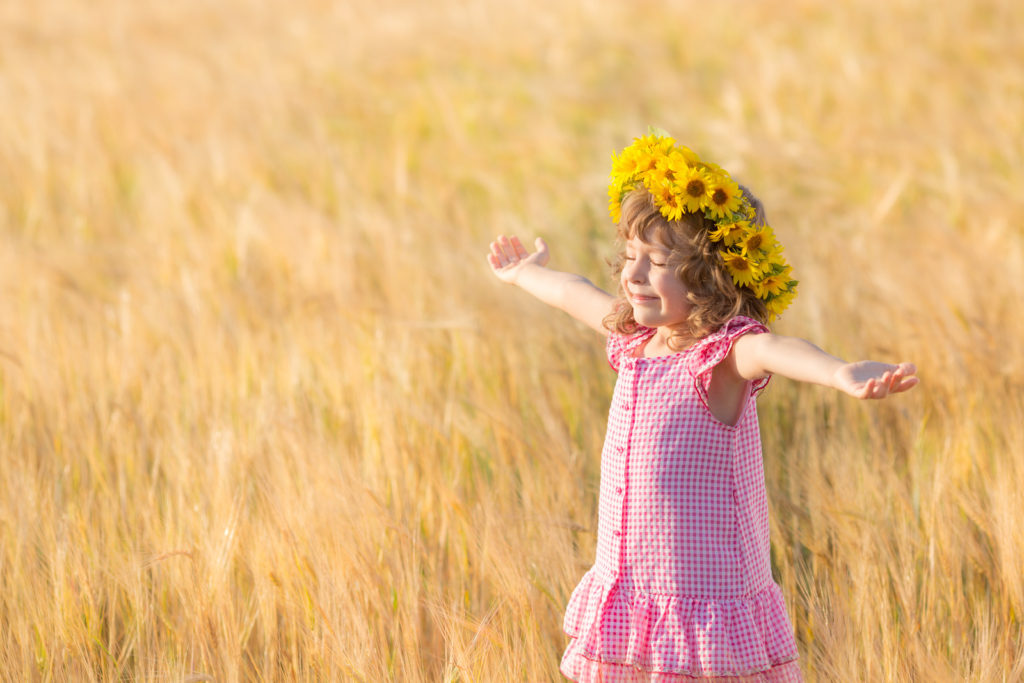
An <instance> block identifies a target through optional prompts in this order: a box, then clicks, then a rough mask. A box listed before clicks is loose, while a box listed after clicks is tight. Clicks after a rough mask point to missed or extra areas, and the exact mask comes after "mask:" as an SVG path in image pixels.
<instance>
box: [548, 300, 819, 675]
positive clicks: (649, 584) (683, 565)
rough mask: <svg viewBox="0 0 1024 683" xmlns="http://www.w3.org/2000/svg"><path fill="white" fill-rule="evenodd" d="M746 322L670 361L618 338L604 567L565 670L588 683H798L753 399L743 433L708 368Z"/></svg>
mask: <svg viewBox="0 0 1024 683" xmlns="http://www.w3.org/2000/svg"><path fill="white" fill-rule="evenodd" d="M766 331H767V328H766V327H765V326H764V325H762V324H761V323H759V322H757V321H755V320H752V319H750V318H746V317H737V318H734V319H732V320H730V321H729V322H728V323H727V324H726V325H724V326H723V327H722V329H720V330H719V331H718V332H716V333H713V334H711V335H709V336H707V337H705V338H703V339H702V340H700V341H698V342H697V343H696V344H694V345H693V346H691V347H689V348H688V349H686V350H684V351H682V352H680V353H677V354H674V355H670V356H663V357H657V358H642V357H637V356H636V355H635V354H636V351H637V349H640V348H642V346H643V344H644V343H645V342H646V341H647V340H648V339H650V338H651V336H653V335H654V333H655V330H653V329H650V328H640V329H639V330H638V331H637V332H636V333H634V334H631V335H617V334H612V335H610V336H609V338H608V349H607V350H608V361H609V363H610V364H611V366H612V367H613V368H614V369H615V370H617V371H618V373H619V376H618V380H617V382H616V384H615V392H614V394H613V397H612V404H611V409H610V411H609V416H608V432H607V435H606V437H605V444H604V450H603V451H602V454H601V488H600V500H599V511H598V515H599V518H598V529H597V557H596V560H595V563H594V566H593V567H592V568H591V569H590V570H589V571H588V572H587V573H586V574H585V575H584V577H583V579H582V580H581V581H580V584H579V585H578V586H577V587H576V589H575V590H574V591H573V594H572V597H571V598H570V600H569V605H568V607H567V608H566V614H565V621H564V629H565V632H566V633H567V634H568V635H569V636H570V637H571V640H570V643H569V646H568V648H567V649H566V652H565V655H564V656H563V658H562V666H561V668H562V673H563V674H564V675H565V676H567V677H568V678H570V679H572V680H575V681H580V682H581V683H587V682H597V681H601V682H602V683H612V682H616V683H618V682H621V683H640V682H643V683H648V682H655V681H656V682H659V683H660V682H664V683H669V682H672V683H675V682H677V681H678V682H681V681H692V680H693V679H694V678H700V679H705V680H708V679H710V680H721V681H770V682H777V681H799V680H801V679H800V669H799V666H798V665H797V663H796V658H797V648H796V642H795V640H794V638H793V628H792V626H791V624H790V621H789V618H788V617H787V615H786V607H785V604H784V602H783V599H782V594H781V591H780V589H779V587H778V585H777V584H776V583H775V582H774V580H773V579H772V575H771V563H770V557H769V538H768V502H767V496H766V492H765V483H764V470H763V465H762V459H761V439H760V432H759V430H758V424H757V411H756V405H755V403H756V396H757V394H758V393H759V392H760V391H761V390H762V389H763V388H764V386H765V385H766V384H767V383H768V378H764V379H761V380H758V381H755V382H752V383H750V391H749V394H748V396H747V399H746V405H745V407H744V409H743V412H742V414H741V416H740V418H739V420H738V421H737V423H736V424H735V425H732V426H730V425H726V424H723V423H721V422H719V421H718V420H717V419H716V418H715V417H714V416H713V415H712V414H711V412H710V410H709V409H708V399H707V392H708V386H709V385H710V381H711V371H712V370H713V369H714V367H715V366H716V365H718V364H719V363H720V362H721V361H722V360H723V359H724V358H725V357H726V356H727V355H728V353H729V350H730V349H731V348H732V344H733V342H734V341H735V340H736V339H738V338H739V337H740V336H742V335H744V334H750V333H762V332H766Z"/></svg>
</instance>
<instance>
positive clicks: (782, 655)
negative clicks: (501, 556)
mask: <svg viewBox="0 0 1024 683" xmlns="http://www.w3.org/2000/svg"><path fill="white" fill-rule="evenodd" d="M564 628H565V632H566V633H567V634H568V635H569V636H571V637H572V638H573V641H572V642H571V643H570V645H569V647H568V649H567V650H566V653H565V656H564V657H563V659H562V673H564V674H565V675H566V676H568V677H569V678H571V679H573V680H576V681H602V682H606V681H623V682H624V683H625V682H629V683H632V682H633V681H637V682H639V681H645V682H646V681H666V682H667V681H675V680H685V678H701V679H708V678H711V679H715V678H724V679H725V680H732V681H735V680H737V678H738V679H739V680H751V681H762V680H763V681H772V682H775V681H789V680H800V673H799V668H798V667H797V665H796V663H795V661H794V660H796V658H797V650H796V643H795V642H794V641H793V636H792V633H793V630H792V626H791V625H790V623H789V619H788V617H787V616H786V607H785V603H784V602H783V599H782V593H781V591H780V590H779V587H778V586H777V585H776V584H775V583H771V584H769V586H768V587H767V588H765V589H764V590H762V591H760V592H759V593H756V594H754V595H752V596H750V597H747V598H736V599H719V598H689V597H679V596H674V595H648V594H644V593H641V592H638V591H633V590H629V589H626V588H622V587H620V586H619V585H617V584H614V585H610V586H609V585H606V584H605V583H603V582H602V581H600V580H599V579H598V578H597V576H596V573H595V572H594V571H593V570H592V571H590V572H588V574H587V575H586V576H585V577H584V578H583V580H582V581H581V583H580V585H579V586H577V587H576V590H575V591H573V594H572V598H571V599H570V600H569V606H568V607H567V609H566V614H565V623H564ZM787 671H788V672H789V673H788V674H787Z"/></svg>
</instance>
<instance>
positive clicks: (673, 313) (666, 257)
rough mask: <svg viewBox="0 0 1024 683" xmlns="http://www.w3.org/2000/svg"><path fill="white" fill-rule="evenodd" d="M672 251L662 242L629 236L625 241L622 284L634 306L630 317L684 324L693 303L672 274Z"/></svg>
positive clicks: (655, 323) (666, 324)
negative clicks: (645, 240) (646, 240)
mask: <svg viewBox="0 0 1024 683" xmlns="http://www.w3.org/2000/svg"><path fill="white" fill-rule="evenodd" d="M671 254H672V252H671V251H670V250H669V249H668V247H665V246H664V245H661V244H658V243H657V242H655V243H649V242H644V241H643V240H640V239H639V238H637V237H631V238H630V239H629V240H628V241H627V242H626V262H625V264H624V265H623V267H622V275H621V280H620V281H621V284H622V289H623V291H624V292H625V293H626V298H627V299H628V300H629V303H630V305H632V306H633V318H634V319H635V320H636V321H637V323H639V324H640V325H643V326H644V327H669V328H672V327H676V326H679V325H684V324H685V323H686V320H687V317H688V316H689V315H690V309H691V308H692V307H693V305H692V304H691V303H690V302H689V301H688V300H687V299H686V294H687V289H686V285H684V284H683V283H682V282H681V281H680V280H679V278H677V277H676V275H675V270H676V268H675V266H676V264H675V263H674V262H671V261H670V256H671Z"/></svg>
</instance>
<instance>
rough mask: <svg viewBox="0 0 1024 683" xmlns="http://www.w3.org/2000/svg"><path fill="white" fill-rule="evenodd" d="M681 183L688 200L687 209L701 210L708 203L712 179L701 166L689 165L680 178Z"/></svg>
mask: <svg viewBox="0 0 1024 683" xmlns="http://www.w3.org/2000/svg"><path fill="white" fill-rule="evenodd" d="M679 185H680V187H681V188H682V192H680V194H681V195H682V197H683V199H684V200H685V202H686V210H687V211H701V210H703V209H704V207H706V206H707V205H708V199H709V196H708V188H709V187H710V185H711V179H710V178H709V177H708V174H707V173H705V172H704V171H702V170H700V169H699V168H694V167H692V166H687V167H686V170H685V171H684V172H683V174H682V175H681V176H680V178H679Z"/></svg>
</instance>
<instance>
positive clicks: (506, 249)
mask: <svg viewBox="0 0 1024 683" xmlns="http://www.w3.org/2000/svg"><path fill="white" fill-rule="evenodd" d="M498 243H499V244H500V245H501V251H502V253H503V254H504V256H505V258H506V259H507V260H508V262H509V263H515V262H516V261H518V260H519V257H518V255H517V254H516V249H515V247H514V246H512V241H511V240H509V238H507V237H505V236H504V235H502V236H501V237H499V238H498Z"/></svg>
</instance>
